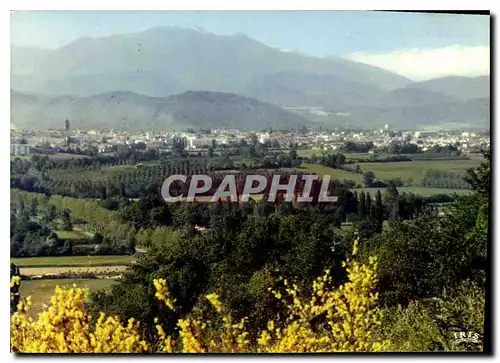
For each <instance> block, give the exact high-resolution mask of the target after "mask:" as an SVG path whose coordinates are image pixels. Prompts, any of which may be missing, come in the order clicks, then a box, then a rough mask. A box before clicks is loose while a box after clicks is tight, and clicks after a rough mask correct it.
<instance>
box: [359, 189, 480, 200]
mask: <svg viewBox="0 0 500 363" xmlns="http://www.w3.org/2000/svg"><path fill="white" fill-rule="evenodd" d="M351 190H352V191H356V192H358V193H361V192H362V191H363V192H365V194H366V193H367V192H369V193H370V195H371V196H372V197H373V198H375V194H377V191H378V190H380V193H382V194H383V193H384V191H385V190H386V188H358V189H351ZM398 192H399V193H400V194H402V193H403V192H404V193H407V194H409V193H413V194H415V195H422V196H424V197H429V196H432V195H437V194H449V195H451V194H453V193H457V194H469V193H471V192H472V191H471V190H468V189H448V188H426V187H399V188H398Z"/></svg>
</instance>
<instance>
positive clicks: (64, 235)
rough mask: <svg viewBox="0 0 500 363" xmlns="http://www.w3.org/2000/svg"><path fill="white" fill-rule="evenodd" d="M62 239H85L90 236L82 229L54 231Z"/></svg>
mask: <svg viewBox="0 0 500 363" xmlns="http://www.w3.org/2000/svg"><path fill="white" fill-rule="evenodd" d="M54 232H55V233H56V234H57V237H58V238H60V239H70V240H85V239H87V238H88V237H89V236H87V234H85V233H84V232H82V231H75V230H73V231H60V230H59V231H54Z"/></svg>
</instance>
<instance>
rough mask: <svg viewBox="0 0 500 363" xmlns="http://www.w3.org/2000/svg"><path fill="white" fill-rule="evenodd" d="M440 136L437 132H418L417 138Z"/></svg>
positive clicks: (416, 133)
mask: <svg viewBox="0 0 500 363" xmlns="http://www.w3.org/2000/svg"><path fill="white" fill-rule="evenodd" d="M437 135H438V132H436V131H416V132H415V138H416V139H418V138H425V137H435V136H437Z"/></svg>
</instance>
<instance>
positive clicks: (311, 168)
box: [297, 163, 363, 184]
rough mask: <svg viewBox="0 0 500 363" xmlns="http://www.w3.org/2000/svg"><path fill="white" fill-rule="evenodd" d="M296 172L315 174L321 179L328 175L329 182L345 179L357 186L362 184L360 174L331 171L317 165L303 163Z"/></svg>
mask: <svg viewBox="0 0 500 363" xmlns="http://www.w3.org/2000/svg"><path fill="white" fill-rule="evenodd" d="M297 171H302V172H310V173H316V174H318V175H319V176H320V177H323V175H330V180H334V179H339V180H344V179H347V180H353V181H355V182H356V183H358V184H362V183H363V175H362V174H356V173H349V172H347V171H344V170H340V169H333V168H330V167H328V166H324V165H319V164H311V163H305V164H304V165H303V166H302V167H301V168H298V169H297Z"/></svg>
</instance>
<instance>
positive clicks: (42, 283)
mask: <svg viewBox="0 0 500 363" xmlns="http://www.w3.org/2000/svg"><path fill="white" fill-rule="evenodd" d="M114 283H116V280H112V279H50V280H49V279H45V280H23V281H22V283H21V288H20V293H21V296H22V297H28V296H31V301H32V303H33V305H31V308H30V313H31V315H32V316H36V315H37V314H38V313H39V312H40V311H41V310H42V308H43V305H44V304H47V305H48V304H49V303H50V297H51V296H52V295H54V291H55V288H56V286H60V287H63V286H70V287H71V286H73V284H76V286H77V287H88V289H89V292H90V293H92V292H96V291H98V290H107V289H109V288H110V287H111V286H112V285H113V284H114Z"/></svg>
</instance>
